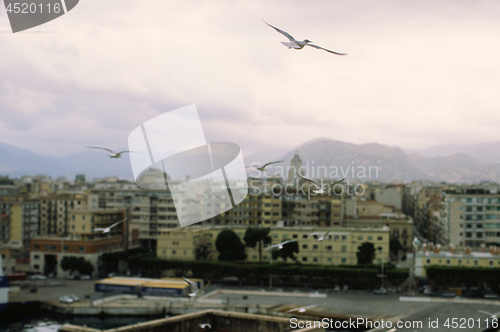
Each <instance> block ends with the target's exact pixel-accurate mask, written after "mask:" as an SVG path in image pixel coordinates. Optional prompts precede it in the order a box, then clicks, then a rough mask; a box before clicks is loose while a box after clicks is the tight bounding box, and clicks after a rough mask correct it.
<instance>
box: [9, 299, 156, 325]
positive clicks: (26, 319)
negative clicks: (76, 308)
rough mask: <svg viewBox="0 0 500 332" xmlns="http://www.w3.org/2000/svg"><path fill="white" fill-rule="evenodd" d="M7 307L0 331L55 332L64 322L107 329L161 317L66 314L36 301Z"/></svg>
mask: <svg viewBox="0 0 500 332" xmlns="http://www.w3.org/2000/svg"><path fill="white" fill-rule="evenodd" d="M9 309H10V310H8V311H7V312H6V313H4V314H3V315H1V317H0V332H56V331H57V330H58V329H59V328H60V327H61V326H62V325H64V324H72V325H79V326H86V327H91V328H94V329H99V330H107V329H112V328H116V327H120V326H125V325H131V324H137V323H141V322H147V321H150V320H155V319H158V318H163V317H158V316H66V315H60V314H54V313H52V312H46V311H43V310H41V309H40V306H39V304H37V303H31V304H27V305H20V306H16V307H14V308H12V307H11V308H9Z"/></svg>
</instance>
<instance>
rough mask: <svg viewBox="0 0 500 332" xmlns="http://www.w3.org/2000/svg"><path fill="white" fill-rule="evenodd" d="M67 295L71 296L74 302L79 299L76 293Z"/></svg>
mask: <svg viewBox="0 0 500 332" xmlns="http://www.w3.org/2000/svg"><path fill="white" fill-rule="evenodd" d="M67 297H69V298H71V299H72V300H73V301H74V302H77V301H80V298H79V297H78V296H76V295H68V296H67Z"/></svg>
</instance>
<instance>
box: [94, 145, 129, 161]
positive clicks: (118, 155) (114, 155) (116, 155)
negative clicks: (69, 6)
mask: <svg viewBox="0 0 500 332" xmlns="http://www.w3.org/2000/svg"><path fill="white" fill-rule="evenodd" d="M86 148H88V149H99V150H106V151H108V152H109V153H108V154H107V156H109V157H110V158H115V159H116V158H121V157H122V153H128V152H131V151H121V152H115V151H113V150H110V149H106V148H100V147H98V146H86Z"/></svg>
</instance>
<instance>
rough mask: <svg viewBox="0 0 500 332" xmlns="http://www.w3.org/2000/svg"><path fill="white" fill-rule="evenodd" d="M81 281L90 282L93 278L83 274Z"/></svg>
mask: <svg viewBox="0 0 500 332" xmlns="http://www.w3.org/2000/svg"><path fill="white" fill-rule="evenodd" d="M80 279H81V280H90V279H92V276H90V275H88V274H83V275H81V276H80Z"/></svg>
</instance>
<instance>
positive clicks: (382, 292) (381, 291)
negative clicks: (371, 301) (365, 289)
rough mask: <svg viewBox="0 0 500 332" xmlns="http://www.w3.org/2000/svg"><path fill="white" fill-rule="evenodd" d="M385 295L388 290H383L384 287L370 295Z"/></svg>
mask: <svg viewBox="0 0 500 332" xmlns="http://www.w3.org/2000/svg"><path fill="white" fill-rule="evenodd" d="M387 293H388V290H387V288H384V287H380V288H377V289H375V290H374V291H373V292H372V294H377V295H387Z"/></svg>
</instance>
